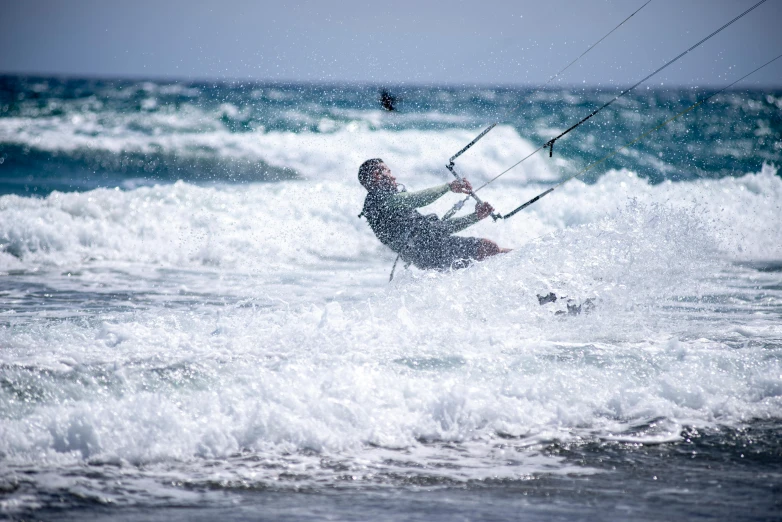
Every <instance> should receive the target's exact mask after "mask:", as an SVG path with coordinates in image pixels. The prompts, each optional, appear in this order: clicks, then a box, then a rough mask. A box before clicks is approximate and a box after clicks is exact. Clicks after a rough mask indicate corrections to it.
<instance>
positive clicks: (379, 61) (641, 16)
mask: <svg viewBox="0 0 782 522" xmlns="http://www.w3.org/2000/svg"><path fill="white" fill-rule="evenodd" d="M645 1H646V0H550V1H527V0H515V1H511V0H470V1H466V0H451V1H447V0H439V1H430V0H417V1H412V0H396V1H394V2H378V1H368V0H341V1H332V0H321V1H315V0H294V1H285V0H277V1H238V0H222V1H220V2H212V1H191V0H155V1H150V0H135V1H110V0H0V3H2V6H1V9H2V10H0V13H2V16H0V74H3V73H5V74H36V75H37V74H40V75H64V76H71V77H131V78H139V77H140V78H152V79H159V78H160V79H164V78H171V79H183V80H204V79H210V80H221V81H225V80H257V81H275V82H279V81H283V82H287V81H294V82H318V83H373V84H385V85H405V84H449V85H540V84H543V83H545V82H546V81H547V80H548V79H549V77H551V76H552V75H553V74H555V73H556V72H557V71H558V70H560V69H561V68H562V67H564V66H565V65H567V64H568V63H569V62H570V61H571V60H573V59H574V58H576V57H577V56H579V55H580V54H581V53H582V52H584V51H585V50H586V49H587V48H588V47H589V46H590V45H591V44H593V43H594V42H596V41H597V40H599V39H600V38H601V37H603V36H604V35H605V34H606V33H607V32H608V31H610V30H611V29H612V28H614V27H615V26H616V25H617V24H618V23H619V22H621V21H622V20H623V19H624V18H626V17H627V16H629V15H630V13H632V12H633V11H635V10H636V9H637V8H638V7H640V6H641V5H643V4H644V3H645ZM756 2H757V0H652V1H651V3H650V4H649V5H647V6H646V7H645V8H644V9H643V10H641V11H640V12H639V13H638V14H637V15H635V16H634V17H633V18H631V19H630V20H629V21H628V22H627V23H626V24H625V25H623V26H622V27H621V28H620V29H618V30H617V31H616V32H615V33H613V34H612V35H611V36H609V37H608V38H607V39H606V40H605V41H603V42H602V43H601V44H600V45H599V46H597V47H596V48H595V49H593V50H592V51H590V53H589V54H587V55H586V56H585V57H584V58H582V59H581V60H580V61H579V62H578V64H577V65H576V66H574V67H572V68H571V69H569V70H568V71H567V73H566V74H565V75H563V76H562V77H561V78H558V79H557V82H559V83H560V84H566V85H592V86H596V85H629V84H632V83H635V82H636V81H637V80H639V79H641V78H643V77H644V76H646V74H648V73H649V72H651V71H653V70H655V69H656V68H658V67H659V66H661V65H662V64H663V63H665V62H666V61H668V60H670V59H671V58H673V57H674V56H676V55H678V54H679V53H680V52H682V51H684V50H685V49H687V48H688V47H690V46H691V45H693V44H694V43H696V42H697V41H698V40H700V39H701V38H703V37H705V36H707V35H708V34H709V33H711V32H712V31H714V30H715V29H717V28H719V27H720V26H722V25H723V24H724V23H726V22H728V21H729V20H731V19H732V18H734V17H735V16H737V15H738V14H740V13H741V12H743V11H744V10H745V9H747V8H748V7H750V6H752V5H754V4H755V3H756ZM780 22H782V0H767V1H766V3H765V4H763V5H761V6H759V7H758V8H757V9H755V10H754V11H753V12H751V13H750V14H748V15H747V16H746V17H744V18H742V19H741V20H739V21H738V22H736V23H735V24H733V25H732V26H730V27H729V28H727V29H726V30H725V31H723V32H722V33H720V34H719V35H717V36H715V37H714V38H712V39H711V40H709V42H707V43H706V44H704V45H703V46H701V47H700V48H698V49H696V50H695V51H693V52H692V53H690V54H688V55H687V56H685V57H684V58H682V59H681V60H680V61H679V62H677V64H676V65H674V66H671V67H670V68H668V69H666V70H665V72H664V73H662V74H660V75H659V76H656V77H655V78H654V79H653V80H652V81H651V83H650V84H649V85H651V86H655V87H658V86H660V85H661V84H662V85H668V86H696V85H698V86H704V85H709V86H720V85H724V84H726V83H730V82H731V81H733V80H734V79H737V78H738V77H740V76H742V75H743V74H745V73H746V72H749V71H750V70H752V69H754V68H755V67H757V66H758V65H761V64H762V63H764V62H766V61H768V60H770V59H772V58H774V57H775V56H777V55H779V54H782V31H780V27H779V25H780ZM742 85H744V86H745V87H752V86H755V87H767V86H773V87H779V86H782V59H780V60H779V61H777V62H775V63H774V64H772V65H771V66H769V67H768V68H766V69H765V70H763V71H760V72H759V73H757V74H756V75H754V76H753V77H752V78H750V79H748V80H746V81H745V82H743V84H742Z"/></svg>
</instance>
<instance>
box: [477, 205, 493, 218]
mask: <svg viewBox="0 0 782 522" xmlns="http://www.w3.org/2000/svg"><path fill="white" fill-rule="evenodd" d="M492 212H494V207H492V206H491V205H489V204H488V203H486V202H485V201H484V202H483V203H476V204H475V215H476V216H478V219H483V218H485V217H486V216H488V215H489V214H491V213H492Z"/></svg>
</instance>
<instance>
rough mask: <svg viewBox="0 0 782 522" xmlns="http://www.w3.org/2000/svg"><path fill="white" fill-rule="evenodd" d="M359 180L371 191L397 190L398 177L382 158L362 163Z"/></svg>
mask: <svg viewBox="0 0 782 522" xmlns="http://www.w3.org/2000/svg"><path fill="white" fill-rule="evenodd" d="M358 181H359V183H361V184H362V185H363V186H364V188H365V189H367V190H368V191H370V192H372V191H373V190H378V189H385V190H396V178H395V177H394V176H392V175H391V169H389V168H388V166H387V165H386V164H385V163H384V162H383V160H382V159H380V158H374V159H370V160H366V161H365V162H364V163H362V164H361V167H359V169H358Z"/></svg>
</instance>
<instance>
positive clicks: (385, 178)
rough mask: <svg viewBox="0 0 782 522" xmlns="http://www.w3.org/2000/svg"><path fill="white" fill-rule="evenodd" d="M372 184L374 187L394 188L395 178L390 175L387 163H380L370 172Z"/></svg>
mask: <svg viewBox="0 0 782 522" xmlns="http://www.w3.org/2000/svg"><path fill="white" fill-rule="evenodd" d="M372 186H373V187H375V188H386V189H395V188H396V178H395V177H394V176H392V175H391V169H389V168H388V165H386V164H385V163H381V164H380V165H378V167H377V168H376V169H375V171H374V172H373V173H372Z"/></svg>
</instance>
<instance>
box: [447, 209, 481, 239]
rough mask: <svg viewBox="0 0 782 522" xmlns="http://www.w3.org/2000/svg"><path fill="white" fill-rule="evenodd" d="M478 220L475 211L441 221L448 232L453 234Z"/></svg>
mask: <svg viewBox="0 0 782 522" xmlns="http://www.w3.org/2000/svg"><path fill="white" fill-rule="evenodd" d="M478 221H480V218H478V216H477V215H476V214H475V213H472V214H469V215H467V216H462V217H458V218H454V219H449V220H447V221H443V222H442V223H443V226H444V227H445V228H446V230H447V231H448V233H449V234H455V233H456V232H461V231H462V230H464V229H465V228H467V227H469V226H470V225H474V224H475V223H477V222H478Z"/></svg>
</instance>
